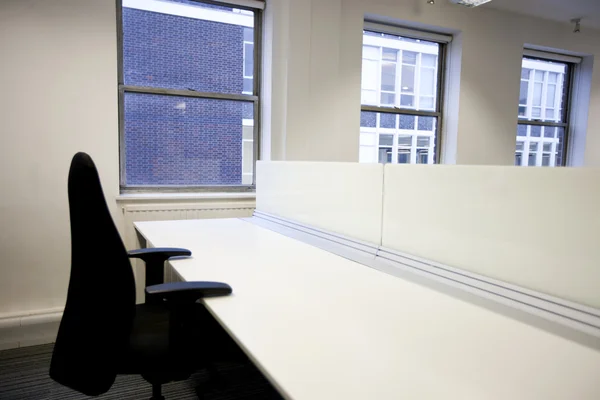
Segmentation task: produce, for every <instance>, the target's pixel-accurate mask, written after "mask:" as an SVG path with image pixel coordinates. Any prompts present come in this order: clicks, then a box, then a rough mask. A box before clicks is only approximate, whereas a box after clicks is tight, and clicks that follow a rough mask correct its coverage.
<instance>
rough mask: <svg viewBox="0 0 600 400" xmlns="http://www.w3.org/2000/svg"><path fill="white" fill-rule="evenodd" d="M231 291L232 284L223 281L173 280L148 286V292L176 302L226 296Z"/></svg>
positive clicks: (190, 301)
mask: <svg viewBox="0 0 600 400" xmlns="http://www.w3.org/2000/svg"><path fill="white" fill-rule="evenodd" d="M231 292H232V289H231V286H229V285H228V284H226V283H222V282H173V283H163V284H161V285H153V286H148V287H147V288H146V293H147V294H149V295H151V296H157V297H158V296H160V297H162V298H163V299H165V300H166V301H167V302H175V303H194V302H196V301H197V300H198V299H201V298H204V297H216V296H226V295H228V294H231Z"/></svg>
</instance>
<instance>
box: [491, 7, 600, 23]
mask: <svg viewBox="0 0 600 400" xmlns="http://www.w3.org/2000/svg"><path fill="white" fill-rule="evenodd" d="M482 7H489V8H496V9H499V10H505V11H511V12H515V13H519V14H526V15H532V16H535V17H539V18H544V19H551V20H555V21H562V22H569V21H570V20H571V19H573V18H582V20H581V25H582V26H584V27H585V26H588V27H592V28H596V29H600V0H492V1H491V2H490V3H487V4H486V5H483V6H482Z"/></svg>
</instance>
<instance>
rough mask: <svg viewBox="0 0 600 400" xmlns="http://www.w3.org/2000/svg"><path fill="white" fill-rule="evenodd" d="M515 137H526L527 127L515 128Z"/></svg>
mask: <svg viewBox="0 0 600 400" xmlns="http://www.w3.org/2000/svg"><path fill="white" fill-rule="evenodd" d="M517 136H527V126H526V125H519V126H518V128H517Z"/></svg>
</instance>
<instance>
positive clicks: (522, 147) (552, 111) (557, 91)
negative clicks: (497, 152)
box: [515, 51, 577, 167]
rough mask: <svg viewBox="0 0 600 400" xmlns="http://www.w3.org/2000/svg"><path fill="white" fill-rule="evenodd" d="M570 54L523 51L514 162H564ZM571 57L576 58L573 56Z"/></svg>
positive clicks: (546, 164)
mask: <svg viewBox="0 0 600 400" xmlns="http://www.w3.org/2000/svg"><path fill="white" fill-rule="evenodd" d="M565 59H570V57H565V56H558V59H557V55H554V54H546V53H541V52H533V51H526V55H525V57H524V58H523V66H522V70H521V87H520V95H519V125H518V129H517V146H516V153H515V165H521V166H538V167H555V166H563V165H565V161H566V160H565V158H566V157H565V155H566V150H567V149H566V143H567V132H568V126H569V115H570V112H569V98H570V89H571V81H572V79H571V76H572V74H573V70H574V67H575V64H574V63H573V62H568V61H565ZM572 59H573V60H572V61H577V59H575V58H572Z"/></svg>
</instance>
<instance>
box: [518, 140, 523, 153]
mask: <svg viewBox="0 0 600 400" xmlns="http://www.w3.org/2000/svg"><path fill="white" fill-rule="evenodd" d="M523 145H524V143H523V142H517V151H523Z"/></svg>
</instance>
